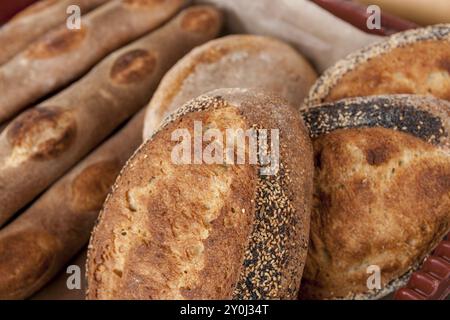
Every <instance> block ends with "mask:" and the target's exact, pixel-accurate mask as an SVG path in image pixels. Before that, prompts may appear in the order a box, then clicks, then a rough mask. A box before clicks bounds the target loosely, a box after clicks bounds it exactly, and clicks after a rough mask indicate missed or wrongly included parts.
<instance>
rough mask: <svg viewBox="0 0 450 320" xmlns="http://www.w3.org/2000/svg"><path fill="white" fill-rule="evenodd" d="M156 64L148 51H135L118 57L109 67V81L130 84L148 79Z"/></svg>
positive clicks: (154, 58)
mask: <svg viewBox="0 0 450 320" xmlns="http://www.w3.org/2000/svg"><path fill="white" fill-rule="evenodd" d="M156 64H157V58H156V55H155V54H154V53H152V52H149V51H148V50H143V49H135V50H131V51H128V52H125V53H123V54H122V55H121V56H119V57H118V58H117V59H116V61H115V62H114V64H113V66H112V67H111V73H110V76H111V79H112V80H113V82H114V83H117V84H131V83H136V82H139V81H142V80H143V79H144V78H145V77H149V76H150V75H151V74H152V73H153V71H154V70H155V67H156Z"/></svg>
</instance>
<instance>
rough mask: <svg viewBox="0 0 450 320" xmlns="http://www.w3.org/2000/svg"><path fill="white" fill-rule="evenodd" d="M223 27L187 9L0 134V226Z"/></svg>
mask: <svg viewBox="0 0 450 320" xmlns="http://www.w3.org/2000/svg"><path fill="white" fill-rule="evenodd" d="M221 22H222V20H221V15H220V13H219V12H218V11H217V10H216V9H214V8H213V7H209V6H198V7H191V8H189V9H186V10H184V11H183V12H182V13H180V14H179V15H178V16H177V17H176V18H175V19H173V20H172V21H171V22H170V23H168V24H167V25H165V26H164V27H162V28H161V29H159V30H157V31H156V32H154V33H152V34H149V35H148V36H146V37H143V38H141V39H139V40H138V41H136V42H134V43H132V44H130V45H129V46H126V47H124V48H122V49H120V50H118V51H116V52H115V53H113V54H111V55H110V56H108V57H107V58H105V59H104V60H103V61H102V62H101V63H100V64H99V65H98V66H96V67H95V68H94V69H93V70H92V71H91V72H90V73H89V74H88V75H86V76H85V77H84V78H83V79H81V80H80V81H78V82H77V83H75V84H73V85H72V86H70V87H69V88H67V89H66V90H64V91H62V92H61V93H59V94H58V95H56V96H54V97H52V98H50V99H49V100H46V101H45V102H43V103H41V104H40V105H38V106H37V107H35V108H32V109H30V110H29V111H26V112H24V113H23V114H22V115H20V116H19V117H17V118H16V119H15V120H14V121H12V122H11V123H10V124H9V125H8V127H7V128H6V129H5V130H4V131H3V132H2V133H1V135H0V204H1V205H0V225H2V224H3V223H4V222H5V221H6V220H7V219H8V218H9V217H10V216H11V215H12V214H14V212H16V211H17V210H18V209H20V208H21V207H22V206H24V205H25V204H26V203H28V202H29V201H31V200H32V199H33V198H34V197H35V196H36V195H38V194H39V193H40V192H41V191H43V190H44V189H45V188H46V187H47V186H48V185H49V184H50V183H52V182H53V181H54V180H55V179H56V178H58V177H59V176H60V175H61V174H62V173H63V172H65V171H66V170H67V169H69V168H70V167H71V166H72V165H74V164H75V163H76V162H77V161H78V160H79V159H80V158H81V157H82V156H83V155H85V154H86V153H87V152H89V151H90V150H91V149H92V148H93V147H95V146H96V145H97V144H98V143H99V142H100V141H102V139H104V138H105V137H106V136H107V135H108V134H109V133H110V132H111V131H112V130H113V129H114V128H115V127H117V126H118V125H119V124H120V123H121V122H123V121H124V120H125V119H127V118H128V117H130V116H131V115H132V114H133V113H135V112H136V111H137V110H139V109H140V108H142V106H143V105H145V104H146V103H147V102H148V101H149V99H150V97H151V95H152V93H153V91H154V90H155V89H156V87H157V85H158V83H159V81H160V79H161V78H162V76H163V75H164V73H165V72H166V71H167V70H168V69H169V68H170V67H171V66H172V65H173V64H174V63H175V62H176V61H177V60H178V59H179V58H180V57H182V56H183V55H184V54H186V52H188V51H189V50H190V49H192V48H193V47H195V46H197V45H199V44H201V43H203V42H205V41H207V40H209V39H211V38H213V37H214V36H216V35H217V33H218V32H219V30H220V26H221Z"/></svg>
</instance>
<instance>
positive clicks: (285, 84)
mask: <svg viewBox="0 0 450 320" xmlns="http://www.w3.org/2000/svg"><path fill="white" fill-rule="evenodd" d="M315 79H316V73H315V71H314V70H313V69H312V67H311V66H310V65H309V63H308V62H307V61H306V60H305V59H304V58H303V57H302V56H301V55H300V54H299V53H297V52H296V51H295V50H294V49H293V48H291V47H290V46H289V45H288V44H286V43H283V42H281V41H278V40H275V39H272V38H268V37H261V36H253V35H232V36H227V37H224V38H221V39H217V40H213V41H211V42H209V43H206V44H204V45H203V46H201V47H199V48H196V49H194V50H192V52H190V53H189V54H188V55H186V56H185V57H184V58H183V59H181V60H180V61H179V62H178V63H177V64H176V65H175V66H174V67H173V68H172V69H171V70H170V71H169V72H168V73H167V75H165V76H164V78H163V80H162V81H161V84H160V85H159V87H158V90H156V92H155V95H154V97H153V98H152V100H151V102H150V104H149V105H148V108H147V115H146V120H145V124H144V138H145V139H148V138H149V137H150V136H151V134H152V133H153V131H154V130H156V129H157V128H158V126H159V125H160V124H161V121H162V120H163V119H164V118H165V117H166V116H167V115H169V114H170V113H172V112H173V111H174V110H175V109H176V108H178V107H180V106H182V105H183V104H184V103H186V102H187V101H189V100H191V99H193V98H195V97H197V96H199V95H201V94H203V93H205V92H208V91H211V90H214V89H220V88H257V89H261V90H264V91H265V92H275V93H276V94H277V95H280V96H281V97H283V98H285V99H287V100H288V101H289V102H290V103H291V104H292V105H294V106H297V107H300V105H301V103H302V102H303V99H304V97H305V95H306V94H307V92H308V90H309V88H310V86H311V85H312V84H313V83H314V81H315Z"/></svg>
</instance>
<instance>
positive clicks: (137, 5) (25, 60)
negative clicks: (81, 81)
mask: <svg viewBox="0 0 450 320" xmlns="http://www.w3.org/2000/svg"><path fill="white" fill-rule="evenodd" d="M184 3H185V1H184V0H160V1H158V0H156V1H155V0H144V1H138V0H114V1H111V2H109V3H107V4H105V5H103V6H101V7H100V8H98V9H96V10H94V11H92V12H91V13H89V14H87V15H86V16H85V17H83V19H82V28H81V29H80V30H69V29H67V27H66V26H65V25H63V26H60V27H59V28H56V29H54V30H52V31H50V32H49V33H47V34H46V35H45V36H43V37H42V38H40V39H39V40H37V41H36V42H34V43H32V44H31V45H30V46H29V47H28V48H27V49H26V50H25V51H23V52H21V53H20V54H18V55H17V56H16V57H14V59H12V60H10V61H9V62H8V63H6V64H4V65H3V66H1V67H0V93H1V94H0V123H1V122H2V121H4V120H6V119H8V118H11V117H12V116H14V115H15V114H17V113H18V112H19V111H20V110H22V109H23V108H24V107H26V106H27V105H29V104H31V103H33V102H35V101H36V100H37V99H38V98H40V97H43V96H45V95H46V94H48V93H50V92H53V91H54V90H55V89H58V88H60V87H62V86H64V85H65V84H67V83H69V82H70V81H71V80H74V79H76V78H78V77H80V76H81V75H83V74H84V73H85V72H86V71H87V70H89V68H90V67H92V66H93V65H94V64H95V63H97V62H98V61H99V60H100V59H102V58H103V57H104V56H106V55H107V54H108V53H110V52H111V51H113V50H115V49H118V48H119V47H121V46H123V45H125V44H127V43H129V42H130V41H132V40H135V39H136V38H138V37H139V36H142V35H144V34H145V33H147V32H149V31H151V30H152V29H155V28H156V27H157V26H159V25H161V24H162V23H163V22H164V21H166V20H167V19H169V18H170V17H171V16H172V15H173V14H175V12H177V11H178V10H179V9H180V7H181V6H182V5H183V4H184Z"/></svg>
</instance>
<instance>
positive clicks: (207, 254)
mask: <svg viewBox="0 0 450 320" xmlns="http://www.w3.org/2000/svg"><path fill="white" fill-rule="evenodd" d="M199 123H202V125H203V128H204V129H205V131H204V132H205V133H206V134H207V132H210V133H211V131H209V130H213V131H214V132H217V131H219V132H226V130H227V129H232V130H237V129H242V130H243V131H246V130H251V129H261V130H263V129H271V130H275V131H271V133H270V137H271V142H270V147H269V146H267V148H264V146H261V147H260V148H259V152H262V153H265V151H264V150H266V151H269V150H270V152H273V151H275V150H276V147H275V144H276V142H275V140H276V136H273V135H272V134H273V133H274V132H275V133H276V132H278V133H279V135H278V138H279V139H278V141H279V165H278V169H277V170H274V171H273V172H272V174H270V175H265V174H264V175H263V168H264V167H265V165H264V166H263V165H262V164H261V163H260V162H258V163H259V164H258V163H255V164H252V162H251V161H249V159H251V157H250V156H249V154H248V153H247V152H249V153H250V150H251V149H250V148H248V149H245V148H244V150H245V152H246V154H245V159H246V160H245V161H244V162H242V164H239V163H237V162H234V163H229V162H226V163H220V161H218V162H213V163H209V162H205V161H206V160H204V159H203V162H201V163H197V164H196V163H192V162H189V161H188V163H185V164H183V163H178V162H174V158H173V155H174V150H175V149H174V148H176V146H177V145H178V141H174V140H173V134H174V133H177V132H180V131H179V130H182V132H184V134H195V132H197V133H198V132H200V134H201V133H202V131H201V130H200V131H197V129H195V126H197V125H198V124H199ZM186 130H187V131H186ZM276 130H278V131H276ZM228 134H230V136H229V135H228ZM266 134H267V135H269V133H267V132H266ZM263 135H264V133H263V132H262V131H257V133H256V136H253V137H254V138H255V137H257V138H258V141H261V140H260V139H264V138H263ZM227 137H231V139H230V140H228V141H236V140H237V137H238V135H237V134H236V135H233V133H227ZM194 139H196V138H194ZM227 139H228V138H227ZM266 141H267V140H266ZM195 145H196V142H195V143H194V148H196V147H195ZM214 145H216V146H217V145H221V143H220V141H218V140H215V144H214ZM210 146H211V145H210ZM188 147H189V148H191V147H193V145H192V144H191V143H190V142H189V141H188ZM197 147H198V145H197ZM200 147H206V144H204V145H203V146H202V144H200ZM205 150H207V149H205ZM225 150H226V149H225V148H224V149H223V151H224V152H221V151H218V150H217V151H216V153H215V155H216V156H219V157H222V156H223V157H225V155H228V156H229V155H230V153H229V152H228V151H230V150H231V151H232V152H231V155H232V157H233V158H232V159H237V158H238V154H239V153H237V152H239V151H237V150H236V149H235V148H233V149H227V150H228V151H227V152H225ZM205 152H206V151H205ZM236 153H237V154H236ZM175 154H178V153H176V152H175ZM195 157H196V156H194V158H195ZM271 159H273V158H272V157H271ZM188 160H192V159H188ZM195 161H196V160H195V159H194V162H195ZM236 161H237V160H236ZM312 161H313V160H312V147H311V143H310V140H309V138H308V134H307V132H306V130H305V128H304V126H303V123H302V121H301V118H300V116H299V114H298V112H297V110H296V109H295V108H293V107H291V106H290V105H288V104H287V103H286V102H284V100H280V99H278V98H273V97H270V96H266V95H264V94H262V93H258V92H254V91H249V90H246V89H221V90H217V91H213V92H211V93H208V94H207V95H204V96H202V97H199V98H197V99H195V100H193V101H191V102H188V103H187V104H186V105H184V106H183V107H182V108H181V109H179V110H178V111H177V112H176V113H174V114H173V115H171V116H170V117H169V118H167V119H166V121H165V124H164V125H162V126H161V128H160V129H159V130H158V131H157V133H155V135H154V136H153V137H152V138H151V139H150V140H148V141H147V142H146V143H144V144H143V145H142V146H141V147H140V148H139V149H138V151H137V152H136V153H135V155H134V156H133V157H132V158H131V159H130V160H129V161H128V163H127V165H126V166H125V167H124V169H123V170H122V172H121V175H120V177H119V178H118V180H117V182H116V184H115V185H114V187H113V191H112V193H111V194H110V195H109V197H108V198H107V200H106V203H105V205H104V208H103V210H102V212H101V214H100V218H99V220H98V224H97V226H96V227H95V229H94V232H93V235H92V237H91V241H90V246H89V253H88V262H87V268H88V271H87V277H88V294H87V297H88V298H89V299H231V298H235V299H295V298H296V296H297V291H298V288H299V285H300V278H301V274H302V269H303V265H304V258H305V256H306V248H307V245H308V232H309V208H310V201H311V192H312V175H313V172H312V170H313V162H312ZM271 164H274V162H271Z"/></svg>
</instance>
